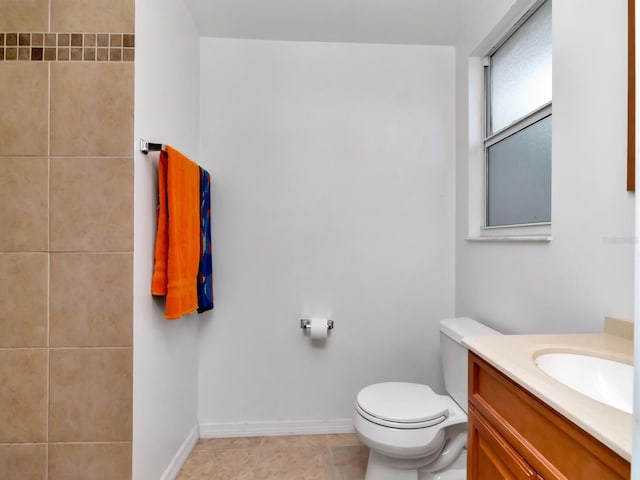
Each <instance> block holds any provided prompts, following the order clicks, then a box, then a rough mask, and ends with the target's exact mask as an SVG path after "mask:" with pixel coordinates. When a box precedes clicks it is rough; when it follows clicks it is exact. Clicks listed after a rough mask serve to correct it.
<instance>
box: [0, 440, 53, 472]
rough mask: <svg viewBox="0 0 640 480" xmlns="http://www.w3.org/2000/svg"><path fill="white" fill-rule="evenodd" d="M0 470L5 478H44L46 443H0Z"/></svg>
mask: <svg viewBox="0 0 640 480" xmlns="http://www.w3.org/2000/svg"><path fill="white" fill-rule="evenodd" d="M0 472H2V478H3V479H7V480H45V479H46V478H47V447H46V445H0Z"/></svg>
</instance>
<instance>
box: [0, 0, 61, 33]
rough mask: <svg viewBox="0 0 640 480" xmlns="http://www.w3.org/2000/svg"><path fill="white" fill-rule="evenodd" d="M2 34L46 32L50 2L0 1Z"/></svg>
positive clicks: (42, 0)
mask: <svg viewBox="0 0 640 480" xmlns="http://www.w3.org/2000/svg"><path fill="white" fill-rule="evenodd" d="M0 12H2V14H1V15H0V32H46V31H47V29H48V28H49V0H0Z"/></svg>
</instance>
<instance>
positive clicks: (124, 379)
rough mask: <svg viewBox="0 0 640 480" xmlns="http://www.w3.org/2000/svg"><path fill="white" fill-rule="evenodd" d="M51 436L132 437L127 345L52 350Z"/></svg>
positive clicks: (67, 439)
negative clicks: (121, 347)
mask: <svg viewBox="0 0 640 480" xmlns="http://www.w3.org/2000/svg"><path fill="white" fill-rule="evenodd" d="M50 364H51V365H50V381H49V385H50V386H49V441H50V442H83V441H88V442H91V441H95V442H109V441H131V417H132V355H131V349H130V348H126V349H93V348H85V349H68V350H67V349H60V350H58V349H54V350H51V352H50Z"/></svg>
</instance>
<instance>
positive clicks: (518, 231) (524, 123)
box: [470, 0, 553, 241]
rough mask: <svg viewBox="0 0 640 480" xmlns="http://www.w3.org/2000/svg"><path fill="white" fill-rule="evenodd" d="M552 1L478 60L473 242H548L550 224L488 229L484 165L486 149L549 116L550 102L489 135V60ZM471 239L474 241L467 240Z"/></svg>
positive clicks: (529, 11) (526, 17) (526, 14)
mask: <svg viewBox="0 0 640 480" xmlns="http://www.w3.org/2000/svg"><path fill="white" fill-rule="evenodd" d="M546 1H552V0H537V1H535V3H533V4H532V5H531V6H530V7H529V8H528V9H527V10H526V11H525V12H524V14H523V15H521V16H520V17H519V19H518V20H517V21H516V22H515V23H514V24H513V25H512V26H511V28H509V29H508V30H507V31H506V33H505V34H503V35H502V36H500V37H499V38H498V39H497V41H496V42H494V43H493V46H492V47H491V48H489V49H488V51H487V53H485V54H484V55H482V57H481V68H482V71H481V74H480V76H481V89H482V115H481V117H482V118H481V122H482V126H481V139H480V140H481V149H482V160H481V162H482V167H481V187H480V197H481V198H480V200H481V201H480V208H481V214H480V225H479V231H478V232H477V233H478V236H476V238H475V239H481V240H484V239H500V240H511V239H513V240H518V239H522V240H543V241H548V240H550V239H551V237H550V235H551V220H550V221H548V222H537V223H525V224H512V225H491V226H490V225H488V222H487V216H488V212H487V199H488V192H489V190H488V189H489V185H488V182H489V179H488V162H489V148H490V147H491V146H493V145H495V144H496V143H498V142H500V141H502V140H504V139H505V138H507V137H509V136H511V135H514V134H516V133H518V132H520V131H523V130H524V129H526V128H527V127H529V126H531V125H533V124H534V123H536V122H538V121H540V120H542V119H544V118H547V117H550V116H552V115H553V108H552V106H553V98H552V100H551V101H550V102H548V103H546V104H544V105H541V106H540V107H538V108H536V109H534V110H533V111H531V112H529V113H527V114H526V115H524V116H522V117H520V118H518V119H516V120H514V121H513V122H511V123H510V124H508V125H506V126H504V127H502V128H501V129H500V130H498V131H496V132H493V133H491V56H492V55H493V54H494V53H495V52H497V51H498V50H499V49H500V48H501V47H502V46H503V45H504V44H505V43H506V42H507V41H508V40H509V39H510V38H511V37H512V36H513V34H514V33H515V32H517V31H518V29H519V28H520V27H522V26H523V25H524V24H525V23H526V22H527V20H529V18H530V17H531V16H532V15H533V14H534V13H535V12H536V11H537V10H538V9H539V8H540V7H541V6H542V5H543V4H544V3H545V2H546ZM470 239H474V238H470Z"/></svg>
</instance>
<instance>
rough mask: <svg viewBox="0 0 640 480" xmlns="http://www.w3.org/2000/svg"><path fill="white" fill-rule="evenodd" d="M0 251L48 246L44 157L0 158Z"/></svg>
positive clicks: (36, 249)
mask: <svg viewBox="0 0 640 480" xmlns="http://www.w3.org/2000/svg"><path fill="white" fill-rule="evenodd" d="M0 205H2V208H0V225H2V233H0V252H45V251H47V248H48V246H49V245H48V243H49V239H48V234H49V229H48V214H49V212H48V209H49V166H48V162H47V159H46V158H29V157H27V158H11V157H9V158H6V157H0Z"/></svg>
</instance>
